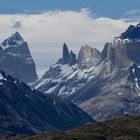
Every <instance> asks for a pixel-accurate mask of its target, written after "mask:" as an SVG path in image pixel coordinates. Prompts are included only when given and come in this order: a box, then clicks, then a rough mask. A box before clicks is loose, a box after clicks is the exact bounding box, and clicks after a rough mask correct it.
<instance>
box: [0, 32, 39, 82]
mask: <svg viewBox="0 0 140 140" xmlns="http://www.w3.org/2000/svg"><path fill="white" fill-rule="evenodd" d="M0 68H1V70H3V71H4V72H6V73H8V74H10V75H11V76H13V77H15V78H17V79H19V80H21V81H23V82H25V83H29V82H33V81H35V80H36V79H37V74H36V68H35V63H34V60H33V58H32V56H31V54H30V50H29V48H28V44H27V42H25V41H24V39H23V38H22V37H21V35H20V34H19V33H18V32H15V33H14V34H12V35H11V36H10V37H9V38H8V39H6V40H4V41H3V42H2V43H1V44H0Z"/></svg>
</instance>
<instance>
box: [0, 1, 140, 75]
mask: <svg viewBox="0 0 140 140" xmlns="http://www.w3.org/2000/svg"><path fill="white" fill-rule="evenodd" d="M0 2H1V5H0V41H3V40H4V39H6V38H7V37H8V36H9V35H11V34H12V33H14V32H15V31H18V32H20V33H21V35H22V36H23V38H24V39H25V40H26V41H27V42H28V45H29V48H30V51H31V54H32V56H33V58H34V60H35V63H36V67H37V72H38V74H39V76H40V75H41V74H43V73H44V71H45V70H47V69H48V67H49V66H50V65H52V64H53V63H55V62H56V61H57V59H58V58H60V57H61V55H62V45H63V43H64V42H65V43H66V44H67V45H68V46H69V48H70V49H72V50H74V52H76V53H77V52H78V50H79V49H80V47H81V45H85V44H89V45H90V46H92V47H96V48H98V49H100V50H101V49H102V48H103V46H104V44H105V43H106V42H110V41H112V40H113V38H114V37H115V36H119V35H120V33H121V32H123V31H125V30H126V29H127V27H128V26H129V25H130V24H134V25H135V24H137V23H138V22H139V20H140V1H139V0H133V1H132V0H123V1H122V0H117V1H113V0H105V1H104V2H103V0H67V2H66V0H59V2H58V0H50V1H48V0H24V1H19V0H12V3H11V1H10V2H9V0H0Z"/></svg>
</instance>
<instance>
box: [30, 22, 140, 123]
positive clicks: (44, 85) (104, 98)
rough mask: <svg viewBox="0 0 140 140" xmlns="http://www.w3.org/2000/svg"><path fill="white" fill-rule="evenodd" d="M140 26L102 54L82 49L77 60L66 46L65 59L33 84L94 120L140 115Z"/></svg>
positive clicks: (123, 35) (88, 48)
mask: <svg viewBox="0 0 140 140" xmlns="http://www.w3.org/2000/svg"><path fill="white" fill-rule="evenodd" d="M139 54H140V24H138V25H136V26H132V25H130V26H129V28H128V29H127V30H126V31H125V32H124V33H122V34H121V35H120V36H119V37H115V38H114V40H113V41H112V42H110V43H106V44H105V46H104V48H103V50H102V51H101V52H100V51H99V50H97V49H96V48H92V47H90V46H88V45H85V46H82V47H81V49H80V51H79V54H78V56H77V57H76V55H75V54H74V53H73V52H72V51H69V49H68V46H67V45H66V43H64V45H63V55H62V58H61V59H59V60H58V61H57V63H56V64H54V65H52V66H51V67H50V69H49V70H48V71H46V72H45V74H44V75H43V76H42V78H40V79H39V80H37V81H36V82H35V83H34V84H33V86H32V87H33V88H35V89H37V90H39V91H41V92H43V93H45V94H53V95H57V96H61V97H63V98H65V99H67V100H69V101H71V102H73V103H74V104H76V105H78V106H79V107H80V108H82V109H83V110H84V111H86V112H88V113H89V114H90V115H91V116H92V117H93V118H94V119H95V120H97V121H104V120H106V119H108V118H111V117H113V116H119V115H124V114H127V115H131V114H139V113H140V55H139Z"/></svg>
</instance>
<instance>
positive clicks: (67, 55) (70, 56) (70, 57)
mask: <svg viewBox="0 0 140 140" xmlns="http://www.w3.org/2000/svg"><path fill="white" fill-rule="evenodd" d="M75 63H76V55H75V54H74V53H73V52H72V51H70V52H69V49H68V46H67V45H66V43H64V44H63V57H62V64H69V65H70V66H71V65H74V64H75Z"/></svg>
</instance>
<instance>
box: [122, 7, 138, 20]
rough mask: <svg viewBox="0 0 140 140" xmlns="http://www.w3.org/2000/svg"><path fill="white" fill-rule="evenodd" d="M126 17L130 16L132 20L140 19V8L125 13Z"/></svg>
mask: <svg viewBox="0 0 140 140" xmlns="http://www.w3.org/2000/svg"><path fill="white" fill-rule="evenodd" d="M123 16H124V17H125V18H128V19H129V20H131V21H137V22H139V21H140V9H133V10H130V11H126V12H124V13H123Z"/></svg>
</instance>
